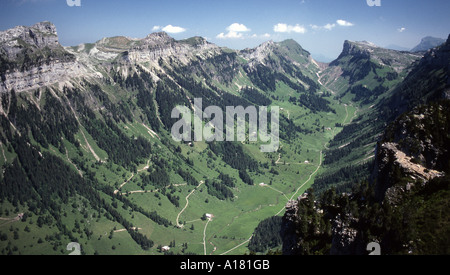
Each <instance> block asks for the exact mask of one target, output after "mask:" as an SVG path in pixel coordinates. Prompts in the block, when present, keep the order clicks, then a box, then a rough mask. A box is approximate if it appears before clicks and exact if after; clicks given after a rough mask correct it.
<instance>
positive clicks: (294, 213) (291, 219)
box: [280, 201, 299, 255]
mask: <svg viewBox="0 0 450 275" xmlns="http://www.w3.org/2000/svg"><path fill="white" fill-rule="evenodd" d="M298 219H299V217H298V203H297V201H289V202H288V203H287V204H286V213H285V214H284V217H283V221H282V227H281V232H280V234H281V238H282V239H283V255H296V254H297V250H298V237H297V234H296V230H295V227H296V221H297V220H298Z"/></svg>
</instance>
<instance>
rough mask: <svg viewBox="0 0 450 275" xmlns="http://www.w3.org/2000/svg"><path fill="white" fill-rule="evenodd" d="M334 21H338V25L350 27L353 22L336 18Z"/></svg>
mask: <svg viewBox="0 0 450 275" xmlns="http://www.w3.org/2000/svg"><path fill="white" fill-rule="evenodd" d="M336 23H338V25H339V26H342V27H352V26H354V24H353V23H351V22H348V21H345V20H342V19H339V20H337V21H336Z"/></svg>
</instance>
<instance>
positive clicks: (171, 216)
mask: <svg viewBox="0 0 450 275" xmlns="http://www.w3.org/2000/svg"><path fill="white" fill-rule="evenodd" d="M449 70H450V38H449V40H447V41H446V42H445V43H444V44H442V45H440V46H438V47H435V48H431V49H429V50H428V51H421V52H408V51H395V50H388V49H384V48H381V47H378V46H376V45H374V44H372V43H370V42H365V41H364V42H353V41H345V42H344V45H343V51H342V53H341V55H340V56H339V57H338V58H337V59H336V60H334V61H333V62H331V63H327V64H325V63H320V62H316V61H315V60H314V59H313V58H312V56H311V55H310V53H309V52H308V51H307V50H305V49H303V48H302V47H301V46H300V45H299V44H298V43H297V42H295V41H294V40H286V41H283V42H273V41H269V42H266V43H263V44H262V45H260V46H258V47H256V48H254V49H245V50H240V51H238V50H232V49H229V48H223V47H219V46H216V45H214V44H211V43H209V42H208V41H206V40H205V39H204V38H201V37H193V38H190V39H186V40H175V39H173V38H171V37H170V36H168V35H167V34H166V33H164V32H160V33H152V34H150V35H148V36H147V37H145V38H143V39H134V38H128V37H110V38H104V39H102V40H100V41H97V42H95V43H87V44H81V45H78V46H74V47H63V46H61V44H60V43H59V39H58V35H57V31H56V27H55V26H54V25H53V24H52V23H50V22H41V23H37V24H36V25H34V26H31V27H25V26H18V27H15V28H13V29H10V30H6V31H2V32H0V76H1V82H0V100H1V104H0V151H1V152H0V166H1V173H0V253H1V254H22V255H36V254H49V255H55V254H56V255H68V254H69V253H70V252H72V250H70V251H68V250H67V249H68V248H70V247H73V246H70V245H69V244H71V243H78V244H79V251H76V252H80V253H81V254H86V255H93V254H100V255H111V254H120V255H123V254H132V255H141V254H144V255H162V254H175V255H177V254H179V255H193V254H197V255H243V254H286V255H307V254H325V255H327V254H368V253H369V252H370V251H367V245H368V244H369V243H374V242H375V243H378V244H379V245H380V247H381V252H382V253H383V254H448V253H450V251H449V249H450V238H449V237H450V231H449V229H450V224H449V218H450V210H449V209H450V205H449V202H450V201H449V198H450V189H449V182H450V181H449V172H450V147H449V144H450V116H449V115H450V112H449V111H450V103H449V102H450V101H449V100H450V78H449ZM195 99H202V101H203V107H204V108H206V107H208V106H218V107H220V108H221V109H222V110H226V107H227V106H244V107H248V106H255V107H257V108H258V107H261V106H278V107H279V108H280V119H279V128H280V148H279V149H278V151H277V152H273V153H263V152H261V150H260V147H261V145H262V144H263V143H262V142H259V141H258V142H250V141H249V139H248V138H247V141H244V142H205V141H199V142H176V141H174V140H173V138H172V135H171V128H172V126H173V125H174V123H176V122H177V119H173V118H172V116H171V115H172V110H173V109H174V108H175V107H176V106H179V105H181V106H186V107H189V108H191V110H192V111H194V100H195ZM205 122H207V121H205ZM250 134H251V133H247V136H249V135H250ZM68 245H69V246H68Z"/></svg>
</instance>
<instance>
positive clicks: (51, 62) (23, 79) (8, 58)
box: [0, 22, 85, 93]
mask: <svg viewBox="0 0 450 275" xmlns="http://www.w3.org/2000/svg"><path fill="white" fill-rule="evenodd" d="M84 72H85V71H84V70H83V68H82V66H81V65H80V64H79V63H77V62H76V58H75V56H74V55H72V54H70V53H69V52H67V51H66V50H65V49H64V48H63V47H62V46H61V45H60V44H59V42H58V35H57V32H56V27H55V26H54V25H53V24H52V23H50V22H42V23H38V24H36V25H34V26H31V27H24V26H19V27H15V28H13V29H10V30H7V31H4V32H1V33H0V75H1V80H2V81H1V83H0V93H3V92H6V91H9V90H11V89H15V90H16V91H18V92H20V91H23V90H27V89H34V88H39V87H42V86H46V85H51V84H54V83H57V82H61V81H68V80H69V79H70V78H74V77H77V76H79V75H81V74H82V73H84Z"/></svg>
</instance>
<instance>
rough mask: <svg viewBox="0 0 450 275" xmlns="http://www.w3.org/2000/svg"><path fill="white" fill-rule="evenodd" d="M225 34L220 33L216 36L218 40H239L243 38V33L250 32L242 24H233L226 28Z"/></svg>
mask: <svg viewBox="0 0 450 275" xmlns="http://www.w3.org/2000/svg"><path fill="white" fill-rule="evenodd" d="M227 31H228V32H227V33H223V32H222V33H220V34H218V35H217V36H216V38H218V39H240V38H244V34H242V33H243V32H249V31H251V30H250V29H249V28H247V26H245V25H244V24H239V23H233V24H231V25H230V26H228V27H227Z"/></svg>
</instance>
